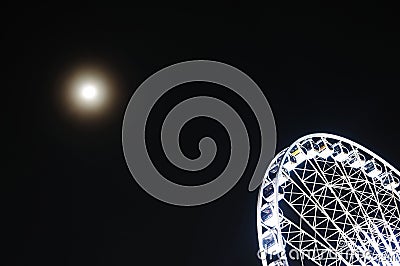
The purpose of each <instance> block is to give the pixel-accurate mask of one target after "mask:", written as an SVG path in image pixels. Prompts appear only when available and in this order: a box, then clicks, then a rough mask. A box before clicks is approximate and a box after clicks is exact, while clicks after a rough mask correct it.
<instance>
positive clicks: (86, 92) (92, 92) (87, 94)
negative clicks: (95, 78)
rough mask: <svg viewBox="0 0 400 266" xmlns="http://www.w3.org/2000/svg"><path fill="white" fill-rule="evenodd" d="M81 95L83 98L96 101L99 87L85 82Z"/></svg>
mask: <svg viewBox="0 0 400 266" xmlns="http://www.w3.org/2000/svg"><path fill="white" fill-rule="evenodd" d="M81 96H82V99H83V100H86V101H94V100H96V97H98V90H97V87H96V86H94V85H92V84H85V85H83V86H82V88H81Z"/></svg>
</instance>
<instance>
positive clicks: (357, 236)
mask: <svg viewBox="0 0 400 266" xmlns="http://www.w3.org/2000/svg"><path fill="white" fill-rule="evenodd" d="M399 178H400V173H399V171H398V170H396V169H395V168H393V167H392V166H391V165H390V164H388V163H387V162H386V161H384V160H383V159H382V158H380V157H379V156H377V155H375V154H374V153H373V152H371V151H369V150H368V149H366V148H364V147H362V146H361V145H359V144H357V143H354V142H353V141H350V140H348V139H345V138H342V137H338V136H335V135H330V134H312V135H308V136H305V137H302V138H300V139H299V140H297V141H296V142H294V143H293V144H292V145H291V146H290V147H289V148H287V149H285V150H283V151H282V152H280V153H279V154H278V155H277V156H276V157H275V158H274V159H273V161H272V162H271V163H270V165H269V167H268V169H267V172H266V174H265V176H264V180H263V183H262V185H261V188H260V193H259V197H258V203H257V230H258V241H259V248H260V253H259V254H260V258H261V259H262V263H263V266H267V265H275V266H278V265H282V266H283V265H288V264H289V262H290V263H293V264H296V262H295V261H297V264H299V265H323V266H329V265H340V266H341V265H348V266H351V265H363V266H364V265H374V266H375V265H382V266H386V265H387V266H389V265H400V211H399V208H400V194H399Z"/></svg>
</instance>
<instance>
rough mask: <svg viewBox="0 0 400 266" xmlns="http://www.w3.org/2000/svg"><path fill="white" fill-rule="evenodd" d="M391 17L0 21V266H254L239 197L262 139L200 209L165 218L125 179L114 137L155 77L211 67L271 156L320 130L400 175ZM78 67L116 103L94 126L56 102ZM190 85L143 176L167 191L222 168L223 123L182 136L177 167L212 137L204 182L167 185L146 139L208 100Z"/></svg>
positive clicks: (87, 12)
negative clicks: (160, 180)
mask: <svg viewBox="0 0 400 266" xmlns="http://www.w3.org/2000/svg"><path fill="white" fill-rule="evenodd" d="M199 5H201V4H200V3H199ZM398 19H399V18H398V15H397V16H396V10H395V8H386V9H381V8H379V7H377V6H376V5H375V4H371V3H369V4H365V5H364V6H363V7H357V8H350V7H348V8H343V9H324V8H318V9H308V10H300V9H297V8H293V9H291V10H289V9H277V8H261V7H255V6H254V7H239V6H236V7H234V8H233V9H230V8H229V6H226V7H225V8H223V9H218V10H214V9H213V8H212V7H209V8H206V7H205V6H203V7H202V9H199V8H197V7H193V8H189V7H187V8H181V9H173V8H169V9H154V8H152V9H138V8H135V7H134V6H132V7H119V8H114V7H110V6H100V5H98V6H94V5H88V6H83V5H82V6H79V7H75V6H74V7H73V6H60V7H55V6H52V7H48V6H36V7H35V8H25V7H23V6H19V7H18V8H5V9H2V11H1V18H0V21H1V25H2V31H1V52H0V53H1V54H2V55H1V58H2V60H1V61H2V64H3V68H4V70H3V71H2V74H3V81H5V83H3V86H2V90H1V91H2V94H3V96H2V98H1V99H2V100H3V104H2V106H3V108H5V111H3V112H2V113H3V117H4V118H3V119H4V121H5V124H3V126H2V131H3V133H5V137H4V138H3V142H2V143H3V147H4V146H5V147H6V149H5V150H4V149H3V155H5V156H4V157H5V162H4V161H3V164H4V167H2V168H3V171H2V172H3V174H1V181H2V184H1V195H2V198H1V201H2V203H3V205H4V207H3V208H2V209H3V215H2V220H5V222H6V226H4V227H3V230H4V231H5V237H4V238H3V237H2V240H3V241H5V242H6V245H7V247H8V250H6V252H4V254H5V255H6V256H5V258H4V257H3V258H2V259H5V260H6V263H5V264H3V263H2V264H3V265H39V264H40V265H44V264H45V265H74V266H75V265H119V266H122V265H143V263H145V265H174V266H180V265H187V266H197V265H218V266H220V265H230V266H233V265H261V264H260V262H259V261H258V259H257V257H256V252H257V238H256V222H255V215H256V214H255V211H256V199H257V193H256V192H253V193H250V192H248V191H247V186H248V184H249V181H250V178H251V175H252V172H253V170H254V166H255V162H256V158H257V152H259V147H258V146H257V144H259V139H257V134H258V133H257V132H258V131H257V130H258V129H257V127H256V126H255V125H254V124H251V121H250V122H247V123H248V124H246V125H247V126H248V130H249V131H250V132H252V134H253V135H254V136H255V137H254V139H251V142H252V154H251V159H250V164H249V165H250V166H249V167H248V169H247V170H246V172H245V174H244V176H243V177H242V178H241V180H240V182H239V183H238V184H237V185H236V186H235V188H234V189H232V190H231V191H230V192H229V193H228V194H226V195H225V196H224V197H222V198H220V199H218V200H217V201H215V202H212V203H210V204H207V205H203V206H200V207H190V208H185V207H177V206H172V205H168V204H165V203H163V202H160V201H158V200H156V199H155V198H153V197H151V196H150V195H148V194H147V193H146V192H144V191H143V190H142V189H141V188H140V187H139V185H138V184H137V183H136V182H135V181H134V179H133V178H132V177H131V175H130V173H129V170H128V168H127V166H126V163H125V160H124V156H123V152H122V145H121V127H122V119H123V115H124V111H125V108H126V105H127V103H128V101H129V99H130V97H131V96H132V94H133V93H134V91H135V89H136V88H137V87H138V86H139V85H140V84H141V83H142V82H143V81H144V80H145V79H146V78H147V77H148V76H149V75H151V74H153V73H154V72H156V71H158V70H160V69H161V68H163V67H166V66H168V65H171V64H174V63H178V62H181V61H185V60H193V59H210V60H217V61H220V62H224V63H227V64H230V65H232V66H234V67H237V68H239V69H240V70H242V71H244V72H245V73H246V74H248V75H249V76H250V77H251V78H252V79H253V80H254V81H255V82H256V83H257V84H258V85H259V86H260V87H261V89H262V90H263V92H264V94H265V96H266V98H267V99H268V101H269V103H270V105H271V107H272V110H273V112H274V115H275V119H276V126H277V134H278V143H277V150H281V149H282V148H284V147H286V146H288V145H290V144H291V143H292V142H293V141H295V140H296V139H297V138H299V137H301V136H303V135H305V134H307V133H312V132H329V133H334V134H338V135H342V136H344V137H347V138H350V139H352V140H355V141H357V142H359V143H360V144H362V145H364V146H366V147H367V148H370V149H371V150H372V151H374V152H376V153H377V154H379V155H381V156H382V157H383V158H384V159H386V160H387V161H388V162H389V163H392V164H393V165H394V166H395V167H396V168H399V167H400V155H399V152H398V151H399V149H400V144H399V142H398V136H399V131H398V125H397V124H398V115H399V99H398V90H399V88H400V75H399V71H400V64H399V62H400V50H399V47H400V39H399V36H400V35H399V21H398ZM84 64H89V65H95V66H99V67H101V68H102V69H104V70H105V71H106V72H107V74H108V75H109V76H110V77H112V80H113V87H112V90H113V91H115V96H116V97H115V99H114V100H113V103H114V104H113V105H112V108H110V109H109V110H107V112H106V113H103V114H102V115H101V116H97V117H96V118H88V117H84V118H82V117H77V116H71V115H70V114H68V112H67V111H66V108H65V106H64V105H63V104H61V103H60V101H62V100H60V98H59V97H60V91H61V90H62V89H63V86H64V85H63V84H64V83H65V80H63V79H65V77H66V75H67V74H66V73H70V72H71V71H74V70H75V69H78V68H79V67H80V66H81V65H84ZM185 86H187V87H186V88H182V87H181V88H178V87H177V88H175V89H174V90H173V92H171V94H170V95H169V96H168V95H167V96H166V98H164V100H163V101H162V102H161V103H160V109H159V110H160V113H159V114H158V115H157V113H156V114H154V117H153V119H154V120H153V124H152V125H153V127H152V128H151V130H150V131H151V132H152V134H151V135H150V136H147V138H148V139H147V140H148V141H149V140H150V142H152V143H153V144H152V149H153V150H154V153H153V155H152V158H153V160H154V162H156V163H157V162H158V163H159V165H158V167H159V168H164V170H163V169H161V170H160V171H164V172H166V173H169V174H170V175H172V176H170V178H171V180H175V181H177V182H183V183H185V182H187V183H189V184H190V183H192V184H194V183H201V182H207V181H209V180H211V179H213V178H215V177H216V176H218V173H219V172H220V171H221V169H223V167H224V163H225V162H226V160H227V158H228V156H229V153H228V152H229V143H228V141H227V139H226V138H227V136H226V132H225V131H224V129H223V128H221V126H220V125H218V124H217V123H214V122H213V121H207V119H203V120H202V119H198V121H195V122H193V123H192V124H191V125H190V126H189V125H188V127H187V128H185V129H184V131H183V132H182V137H181V145H182V149H183V150H184V152H186V153H187V155H188V156H194V157H195V156H196V154H197V153H198V151H197V150H196V148H195V147H196V145H197V143H196V142H195V143H193V139H195V140H196V139H199V138H200V137H201V136H203V135H210V136H213V137H214V138H215V139H216V141H217V144H218V145H219V148H220V149H219V150H218V155H217V161H216V162H214V164H213V165H211V166H210V167H211V169H208V170H207V169H206V170H204V172H201V173H195V174H194V176H190V175H189V174H188V173H186V174H182V176H176V174H177V173H179V172H178V171H177V170H176V169H172V167H171V165H168V162H166V161H165V160H164V159H165V158H163V155H161V154H160V151H161V148H160V146H159V145H158V144H159V143H157V139H156V138H157V136H158V135H157V134H158V133H157V132H159V129H160V128H159V125H158V124H159V123H157V121H160V119H162V115H163V114H164V113H165V112H167V111H168V108H169V106H170V105H172V103H174V102H176V101H178V100H179V99H184V98H185V97H188V95H190V94H196V93H197V94H201V93H203V92H204V93H212V92H215V91H217V88H216V87H215V85H214V86H213V85H210V84H201V83H194V84H191V85H185ZM183 87H184V86H183ZM221 97H224V93H223V92H222V93H221ZM225 97H226V98H227V101H229V99H231V96H230V95H229V93H226V94H225ZM237 109H239V110H238V111H239V112H240V111H243V112H246V110H245V108H244V107H243V110H241V107H240V105H238V107H237ZM164 115H165V114H164ZM157 125H158V126H157ZM157 130H158V131H157ZM185 132H186V135H187V136H189V137H185ZM192 134H194V138H192V137H191V136H193V135H192ZM157 145H158V146H157ZM257 147H258V148H257ZM257 149H258V150H257ZM3 160H4V159H3ZM174 174H175V176H174ZM188 180H189V181H188ZM2 253H3V252H2Z"/></svg>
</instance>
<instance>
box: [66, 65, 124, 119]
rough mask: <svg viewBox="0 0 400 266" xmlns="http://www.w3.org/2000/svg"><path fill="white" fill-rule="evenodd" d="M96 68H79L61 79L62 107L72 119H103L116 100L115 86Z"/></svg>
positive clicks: (107, 76) (105, 74)
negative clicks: (62, 84)
mask: <svg viewBox="0 0 400 266" xmlns="http://www.w3.org/2000/svg"><path fill="white" fill-rule="evenodd" d="M113 80H114V79H112V78H111V75H110V74H108V73H107V72H106V71H104V70H102V69H99V68H98V67H80V68H77V69H76V70H75V71H73V72H72V73H70V74H68V75H67V76H64V77H63V82H64V89H63V90H62V95H61V100H62V106H63V107H64V108H65V110H67V111H68V113H69V114H70V115H72V117H73V118H74V119H84V120H85V121H87V118H90V120H93V119H94V118H96V117H97V118H101V119H102V118H104V117H105V116H106V115H108V114H109V113H110V112H109V111H110V107H111V106H112V105H113V104H114V102H115V100H116V97H115V96H116V92H115V89H116V84H115V82H114V81H113Z"/></svg>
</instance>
